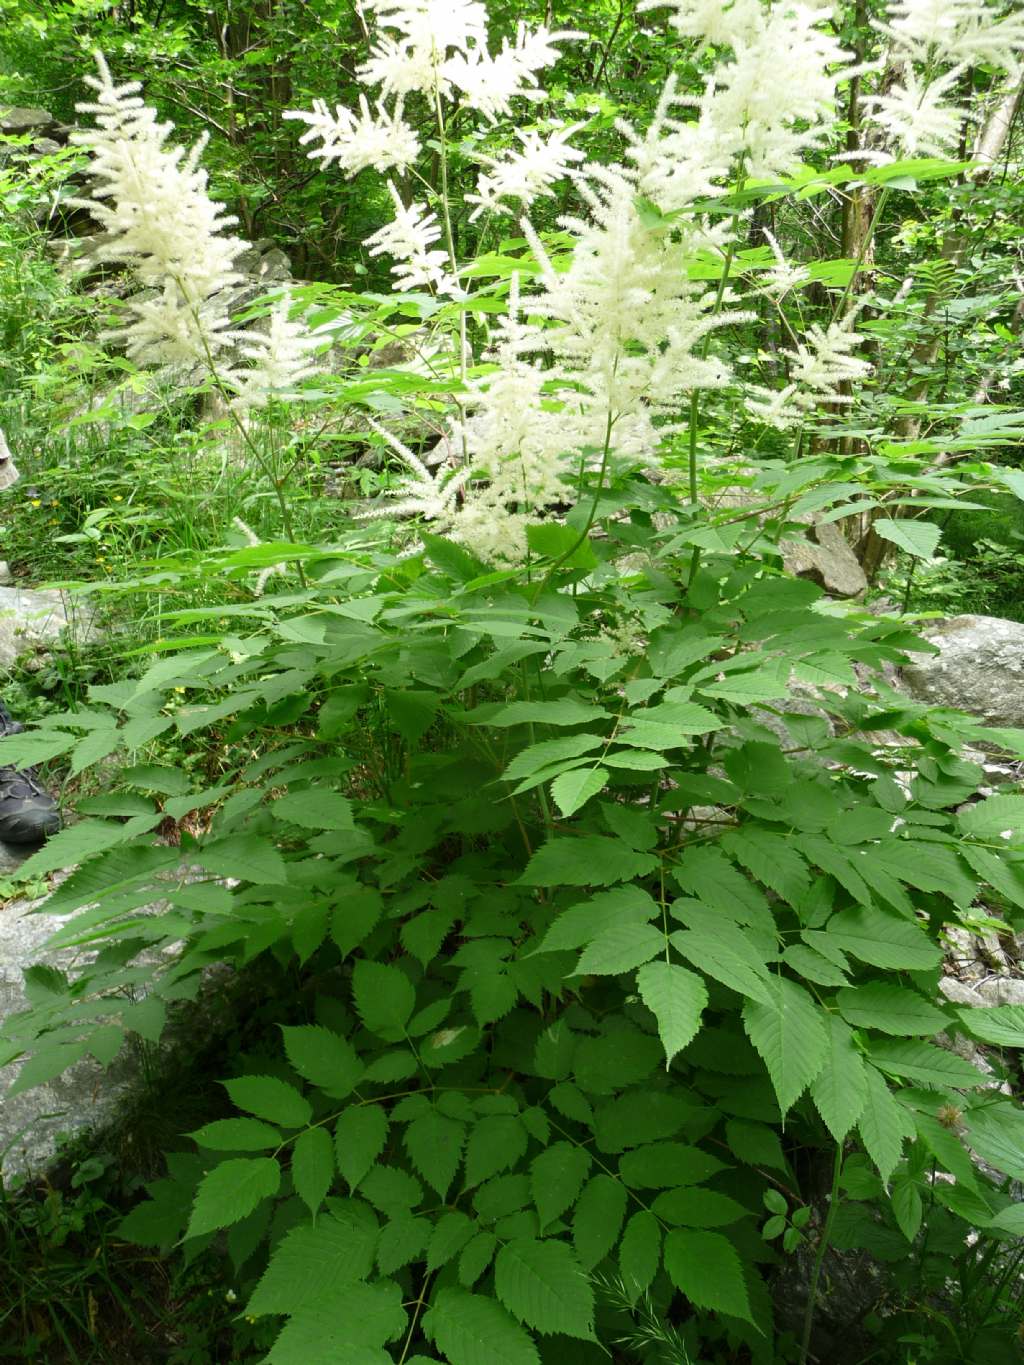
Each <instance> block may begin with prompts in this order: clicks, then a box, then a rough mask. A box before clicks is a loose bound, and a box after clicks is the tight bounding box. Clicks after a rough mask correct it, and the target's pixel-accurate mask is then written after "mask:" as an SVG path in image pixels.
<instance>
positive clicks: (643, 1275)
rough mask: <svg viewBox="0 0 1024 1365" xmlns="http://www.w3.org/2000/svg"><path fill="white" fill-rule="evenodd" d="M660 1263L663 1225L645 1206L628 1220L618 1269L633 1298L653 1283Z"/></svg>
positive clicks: (620, 1250)
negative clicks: (661, 1226)
mask: <svg viewBox="0 0 1024 1365" xmlns="http://www.w3.org/2000/svg"><path fill="white" fill-rule="evenodd" d="M660 1264H661V1228H660V1226H659V1224H658V1220H657V1218H655V1216H654V1214H653V1213H648V1211H647V1210H646V1209H642V1210H641V1211H640V1212H639V1213H634V1214H633V1216H632V1218H631V1219H630V1220H629V1222H628V1223H627V1224H626V1230H625V1232H624V1233H623V1234H622V1242H621V1244H620V1246H619V1270H620V1271H621V1272H622V1279H623V1282H624V1283H625V1286H626V1289H627V1292H628V1293H629V1294H630V1296H631V1297H632V1298H633V1299H637V1298H639V1297H640V1295H641V1294H642V1293H643V1291H644V1290H645V1289H646V1288H647V1286H648V1285H649V1284H650V1283H651V1281H652V1280H653V1279H654V1277H655V1275H656V1274H657V1273H658V1266H659V1265H660Z"/></svg>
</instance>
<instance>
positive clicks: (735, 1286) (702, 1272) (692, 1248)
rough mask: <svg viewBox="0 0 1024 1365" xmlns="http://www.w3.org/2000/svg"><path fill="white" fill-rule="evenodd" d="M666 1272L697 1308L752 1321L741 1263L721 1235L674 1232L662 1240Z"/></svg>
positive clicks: (733, 1248) (729, 1244)
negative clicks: (663, 1242)
mask: <svg viewBox="0 0 1024 1365" xmlns="http://www.w3.org/2000/svg"><path fill="white" fill-rule="evenodd" d="M665 1269H666V1270H667V1271H668V1274H669V1278H670V1279H671V1281H672V1283H673V1284H674V1285H675V1286H676V1288H677V1289H678V1290H680V1292H681V1293H682V1294H683V1295H685V1297H686V1298H687V1299H689V1301H690V1302H691V1303H692V1304H695V1305H696V1307H698V1308H709V1309H711V1310H712V1311H714V1312H716V1313H727V1314H728V1315H729V1316H730V1317H734V1318H742V1319H743V1320H744V1321H745V1322H753V1320H754V1319H753V1317H752V1316H751V1312H750V1299H749V1297H748V1295H747V1284H746V1279H745V1277H744V1274H743V1263H742V1262H741V1260H740V1258H739V1255H738V1254H737V1252H736V1248H735V1247H734V1246H733V1245H732V1243H731V1242H730V1241H728V1240H727V1239H726V1238H725V1237H723V1236H722V1235H721V1233H717V1232H699V1231H690V1230H689V1229H683V1228H676V1229H674V1230H673V1231H672V1232H670V1233H669V1234H668V1236H667V1237H666V1238H665Z"/></svg>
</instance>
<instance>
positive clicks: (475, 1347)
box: [423, 1288, 539, 1365]
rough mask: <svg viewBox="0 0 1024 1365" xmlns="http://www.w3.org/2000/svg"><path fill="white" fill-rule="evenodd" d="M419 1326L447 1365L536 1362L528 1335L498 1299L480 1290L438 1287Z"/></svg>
mask: <svg viewBox="0 0 1024 1365" xmlns="http://www.w3.org/2000/svg"><path fill="white" fill-rule="evenodd" d="M423 1330H424V1332H425V1333H426V1335H427V1338H428V1339H429V1340H430V1341H432V1342H434V1344H435V1345H436V1346H437V1347H438V1349H439V1350H440V1351H442V1352H443V1353H444V1354H445V1355H446V1356H447V1357H448V1360H449V1361H450V1362H451V1365H539V1357H538V1355H537V1348H536V1346H535V1345H534V1344H533V1341H532V1340H531V1338H530V1336H529V1335H528V1334H527V1333H526V1332H525V1331H524V1330H523V1328H522V1327H520V1325H519V1323H518V1322H516V1320H515V1318H513V1317H512V1316H511V1314H510V1313H508V1312H507V1311H506V1310H505V1309H504V1308H502V1306H501V1304H500V1303H496V1302H495V1300H494V1299H491V1298H485V1297H484V1296H483V1295H482V1294H470V1293H468V1292H467V1291H466V1290H465V1289H456V1288H445V1289H442V1290H440V1292H439V1293H438V1295H437V1297H436V1298H435V1299H434V1302H433V1306H432V1307H431V1309H430V1311H429V1312H428V1313H426V1314H425V1315H424V1318H423Z"/></svg>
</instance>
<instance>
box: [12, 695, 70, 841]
mask: <svg viewBox="0 0 1024 1365" xmlns="http://www.w3.org/2000/svg"><path fill="white" fill-rule="evenodd" d="M24 728H25V727H24V726H23V725H19V724H18V722H17V721H15V720H12V719H11V714H10V712H9V711H8V710H7V708H6V707H5V706H4V704H3V703H2V702H0V738H2V737H3V736H4V735H18V734H21V732H22V731H23V730H24ZM59 829H60V813H59V812H58V810H57V803H56V801H54V799H53V797H52V796H50V794H49V793H48V792H47V791H46V790H45V789H44V788H43V786H42V784H41V783H40V781H39V778H38V775H37V773H36V770H35V769H34V768H23V769H22V770H21V771H20V772H19V770H18V769H17V768H6V767H0V842H2V843H5V844H41V843H42V842H43V840H44V839H48V838H49V837H50V835H51V834H56V833H57V831H58V830H59Z"/></svg>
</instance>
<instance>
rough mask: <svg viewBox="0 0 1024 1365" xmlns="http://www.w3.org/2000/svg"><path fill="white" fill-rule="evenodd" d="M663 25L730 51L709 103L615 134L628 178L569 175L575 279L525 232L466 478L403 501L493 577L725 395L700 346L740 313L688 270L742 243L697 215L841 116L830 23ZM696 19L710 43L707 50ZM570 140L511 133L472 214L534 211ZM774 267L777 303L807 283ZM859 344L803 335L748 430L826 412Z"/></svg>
mask: <svg viewBox="0 0 1024 1365" xmlns="http://www.w3.org/2000/svg"><path fill="white" fill-rule="evenodd" d="M674 8H675V14H676V16H677V17H679V18H680V20H681V22H682V23H683V27H684V28H686V27H687V25H689V27H690V28H691V29H694V35H693V36H703V37H704V38H705V39H706V40H707V41H708V42H709V43H712V46H714V45H715V44H716V43H718V41H719V40H723V41H722V42H721V44H720V45H721V46H722V47H727V48H728V51H722V52H721V53H720V54H719V59H718V62H717V65H716V66H715V68H714V70H713V72H712V74H711V76H710V78H709V80H708V82H707V85H706V88H705V91H704V94H703V96H702V97H701V98H700V99H699V100H697V101H692V100H689V99H684V98H682V97H680V96H679V94H678V92H677V88H676V85H675V83H674V82H673V81H672V80H670V81H669V82H668V83H667V84H666V86H665V88H664V90H663V91H662V94H661V97H660V99H659V102H658V105H657V108H656V110H655V113H654V117H653V119H652V121H651V124H650V126H649V127H648V128H647V129H646V131H645V132H644V133H642V134H641V133H638V132H637V131H636V130H634V129H632V128H631V127H629V126H628V125H626V124H620V131H621V132H622V133H623V134H624V136H625V138H626V141H627V152H626V162H625V164H622V165H613V166H610V167H602V166H600V165H594V164H591V165H585V166H580V167H578V168H577V169H575V170H574V172H573V173H574V178H575V182H576V185H577V188H578V190H579V192H580V195H581V197H582V199H583V201H584V212H583V213H581V214H579V215H576V216H566V217H562V218H560V219H559V220H558V222H559V227H560V228H562V229H563V230H564V231H565V232H566V233H567V234H569V235H570V236H571V238H572V240H573V251H572V256H571V259H570V261H569V264H568V266H567V267H566V268H561V263H560V265H559V268H556V266H555V264H554V263H553V262H552V261H551V260H550V259H549V257H548V254H547V252H546V250H545V247H544V245H543V243H542V242H541V240H540V238H539V237H538V235H537V233H536V232H535V231H534V230H533V228H532V227H531V225H530V223H529V222H528V221H527V222H524V224H523V230H524V233H525V235H526V237H527V240H528V241H529V243H530V245H531V248H532V251H533V254H534V256H535V258H536V260H537V261H538V262H539V264H540V267H541V280H540V287H539V289H538V290H536V291H535V292H532V293H531V294H530V295H529V297H528V298H527V299H525V300H524V301H523V304H522V308H521V310H517V300H516V297H515V291H514V292H513V299H512V303H511V309H510V317H509V319H508V320H507V321H506V322H505V323H504V324H503V326H502V328H501V335H500V340H499V342H498V344H497V346H496V347H495V349H494V351H493V353H492V355H491V357H490V358H491V359H492V360H493V362H494V365H495V369H494V372H493V373H492V374H491V375H490V376H488V377H486V378H484V379H480V380H477V381H475V382H474V383H473V385H472V386H471V387H472V396H471V398H470V399H469V401H468V402H467V403H466V407H467V415H466V417H465V418H464V420H462V421H461V422H460V423H459V424H458V427H457V430H456V431H455V433H454V439H453V442H452V445H453V448H455V449H460V450H461V452H462V461H463V462H462V465H461V468H460V473H461V474H463V475H464V476H465V478H464V480H463V482H462V483H461V485H460V486H459V489H458V492H457V495H456V496H454V497H446V498H445V500H444V501H443V504H442V502H440V501H438V500H437V498H436V497H434V494H433V493H432V491H431V489H432V487H433V485H430V486H427V485H425V484H424V482H423V478H422V475H421V474H420V473H419V472H418V471H417V472H414V474H413V475H412V476H411V477H410V478H409V479H407V480H406V481H404V484H403V486H402V487H401V488H400V489H399V490H398V495H399V497H403V498H404V499H405V506H407V507H408V506H410V500H418V505H419V506H420V507H423V506H425V505H426V503H427V502H428V501H429V500H430V499H431V498H433V499H434V501H433V505H434V506H435V507H436V508H437V514H436V515H435V518H434V520H435V523H436V525H437V527H438V529H441V530H443V531H445V532H446V533H447V534H449V535H451V536H452V537H453V538H454V539H456V540H458V541H460V542H461V543H463V544H465V545H466V546H468V547H469V548H470V549H472V550H473V552H474V553H475V554H477V555H478V556H479V557H480V558H481V559H484V560H486V561H489V562H492V563H519V562H522V561H523V559H524V558H525V557H526V554H527V543H528V542H527V529H528V527H529V525H530V524H531V522H535V521H537V520H538V519H540V518H543V517H544V516H545V515H551V514H552V512H553V510H554V509H555V508H557V507H558V506H560V505H564V504H565V503H566V502H570V501H574V500H575V498H576V491H575V490H576V488H577V487H578V484H579V479H580V476H581V473H584V472H586V471H587V470H590V471H591V472H593V471H595V470H601V471H602V472H603V470H604V468H605V467H606V465H607V464H608V462H610V461H614V462H621V461H627V462H636V461H640V462H644V463H650V462H653V461H655V460H656V458H657V453H658V450H659V447H660V445H661V443H662V442H663V440H664V439H665V437H666V435H668V434H670V433H672V432H677V431H679V430H680V429H681V425H682V424H681V422H680V414H681V413H682V412H684V411H685V410H686V408H687V406H688V400H689V398H690V396H691V395H692V394H694V393H695V392H697V391H699V390H703V389H710V388H718V387H721V386H723V385H725V384H727V383H728V382H729V381H730V378H731V376H730V374H729V371H728V369H727V367H726V366H725V365H724V364H723V362H722V361H721V360H720V359H719V358H718V356H717V355H716V354H715V353H714V350H713V348H712V347H711V346H710V334H711V333H712V331H713V330H714V329H716V328H718V327H721V326H725V325H727V324H731V323H734V322H737V321H740V320H742V319H747V318H749V317H750V316H751V315H750V314H749V313H744V312H738V311H735V310H732V311H723V309H722V304H723V303H724V302H725V301H726V296H725V294H724V293H723V294H721V295H720V294H719V291H717V290H714V289H712V290H710V291H709V290H708V288H707V285H706V284H703V283H700V282H698V281H694V280H691V279H690V275H689V269H688V267H689V266H690V265H691V264H692V262H693V260H694V258H695V255H696V253H697V252H698V251H700V250H704V251H708V250H710V251H711V252H713V253H715V254H717V255H718V256H719V257H720V258H724V257H725V255H726V250H727V247H728V244H729V240H730V233H731V232H732V231H733V230H734V228H733V227H731V226H730V225H729V223H728V220H726V219H723V218H717V219H716V220H713V221H711V222H709V221H708V220H706V219H704V218H702V216H701V214H700V210H699V205H700V202H701V201H703V200H707V199H709V198H713V197H715V196H718V195H722V194H725V193H727V192H728V190H729V188H730V186H732V185H734V184H735V182H736V180H737V178H740V177H742V176H745V175H748V174H750V173H752V172H753V173H762V174H763V173H765V172H767V171H771V172H774V173H778V172H781V171H785V170H790V169H792V168H793V167H794V165H795V164H796V163H797V162H798V161H799V158H800V155H801V153H802V151H803V150H804V149H805V148H807V147H808V146H812V145H814V144H815V143H817V142H818V141H819V140H820V138H821V136H822V134H823V130H824V128H825V126H826V125H827V124H828V123H829V122H830V121H831V120H832V119H833V117H834V111H835V93H836V85H837V83H838V82H839V81H840V80H841V79H843V77H844V75H846V74H848V66H847V54H846V53H845V52H844V51H843V50H842V49H841V48H840V47H839V45H838V43H837V41H836V39H835V38H834V36H833V35H832V33H831V32H830V30H829V27H828V20H829V7H825V8H823V7H822V6H820V5H815V4H811V3H795V4H792V5H785V6H781V5H780V6H777V7H775V8H771V9H769V8H766V7H764V6H762V4H761V3H760V0H735V4H733V5H732V6H731V7H726V8H725V9H724V10H723V8H722V7H721V6H718V5H715V6H711V5H702V4H700V3H699V0H693V3H691V2H690V0H680V2H679V3H677V4H676V5H675V7H674ZM701 16H703V18H702V20H701V22H703V21H704V20H707V22H708V24H709V25H711V27H710V28H709V30H708V32H707V33H703V34H701V35H698V34H697V33H696V31H695V28H696V21H697V19H698V18H700V17H701ZM726 21H728V24H729V29H728V34H727V35H726V33H725V29H724V27H723V25H724V24H725V23H726ZM715 25H717V27H715ZM726 36H727V42H726V41H725V38H726ZM712 39H714V42H712ZM783 71H784V72H785V73H786V79H785V80H780V79H779V73H780V72H783ZM565 137H567V134H565V135H564V136H563V137H560V138H557V139H552V141H551V142H550V143H546V142H543V141H542V140H541V139H540V137H539V135H538V136H536V140H534V139H532V138H530V136H529V135H522V136H521V141H522V142H523V145H524V153H523V154H522V156H520V154H519V153H515V154H512V155H511V156H509V157H508V158H506V159H505V160H504V161H501V160H498V159H495V160H494V161H493V162H491V163H490V168H489V170H488V172H487V173H486V175H485V176H484V177H482V178H481V186H480V187H479V189H478V193H477V194H476V195H474V196H470V201H471V202H473V203H474V204H475V205H476V206H477V210H476V211H479V210H480V209H482V208H491V207H494V206H495V205H496V203H497V202H498V201H499V200H500V198H501V197H502V196H503V195H504V196H505V197H509V198H514V197H517V196H518V197H521V198H522V199H523V200H524V201H525V200H526V199H527V198H528V196H530V195H533V194H535V193H537V192H543V190H544V187H545V186H544V179H545V178H546V177H547V176H548V175H550V176H551V177H552V178H554V177H555V176H557V175H559V174H564V173H566V172H567V171H568V169H569V167H568V157H567V156H565V155H564V141H565ZM527 152H529V153H530V154H531V155H530V164H529V165H527V164H525V157H526V153H527ZM773 252H774V253H775V255H776V264H775V267H774V268H773V270H772V272H771V274H770V276H769V279H768V281H767V287H768V288H770V289H772V290H773V291H774V292H784V291H785V290H786V289H788V288H792V287H793V286H794V285H795V284H796V283H800V282H802V281H803V279H804V278H805V276H804V275H803V273H802V272H800V271H798V270H794V269H793V268H791V267H789V266H787V265H786V263H785V261H784V259H783V257H782V254H781V251H779V250H778V248H777V246H775V245H773ZM518 311H521V313H522V314H523V315H524V316H526V317H529V319H530V321H529V322H524V321H520V319H519V316H518V315H517V313H518ZM859 340H860V338H859V337H858V336H857V335H856V334H855V333H853V332H852V330H851V329H850V328H848V327H845V326H844V325H842V324H840V325H837V326H836V327H833V328H829V329H828V330H827V331H823V330H821V329H817V330H815V329H812V331H811V332H810V333H809V334H808V336H807V338H806V339H805V340H804V341H802V342H800V343H798V345H797V348H796V349H795V350H794V352H793V353H792V354H791V356H790V360H791V365H792V382H791V383H790V384H789V385H788V386H787V389H786V390H785V391H784V392H783V394H781V395H779V396H775V395H770V394H765V395H764V396H763V400H762V409H763V411H762V412H760V413H759V414H758V415H761V416H764V417H766V418H767V419H768V420H771V421H776V420H778V421H780V422H783V423H786V424H788V423H789V422H790V421H791V420H794V419H795V416H796V415H799V414H800V413H802V412H805V411H807V410H809V409H810V408H812V407H815V406H817V405H818V404H819V403H820V402H822V401H823V400H824V399H828V398H831V397H832V395H833V394H834V393H835V392H836V388H837V385H838V384H839V382H840V380H841V379H843V378H848V377H852V376H855V375H860V374H863V373H865V372H866V371H867V370H868V369H869V368H870V367H869V366H867V364H866V362H864V361H861V360H859V359H858V358H857V357H855V356H854V355H852V354H851V351H852V348H853V347H854V345H855V344H856V343H857V342H858V341H859ZM756 402H757V400H755V404H756ZM769 403H771V404H774V405H775V406H774V407H769ZM404 458H405V457H403V459H404ZM405 463H406V464H407V465H408V464H409V461H408V460H407V459H405ZM431 477H433V476H431ZM435 482H436V481H435ZM444 488H445V490H446V493H447V490H448V489H449V488H450V485H449V484H445V485H444ZM401 505H402V504H401V503H400V504H399V506H401Z"/></svg>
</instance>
